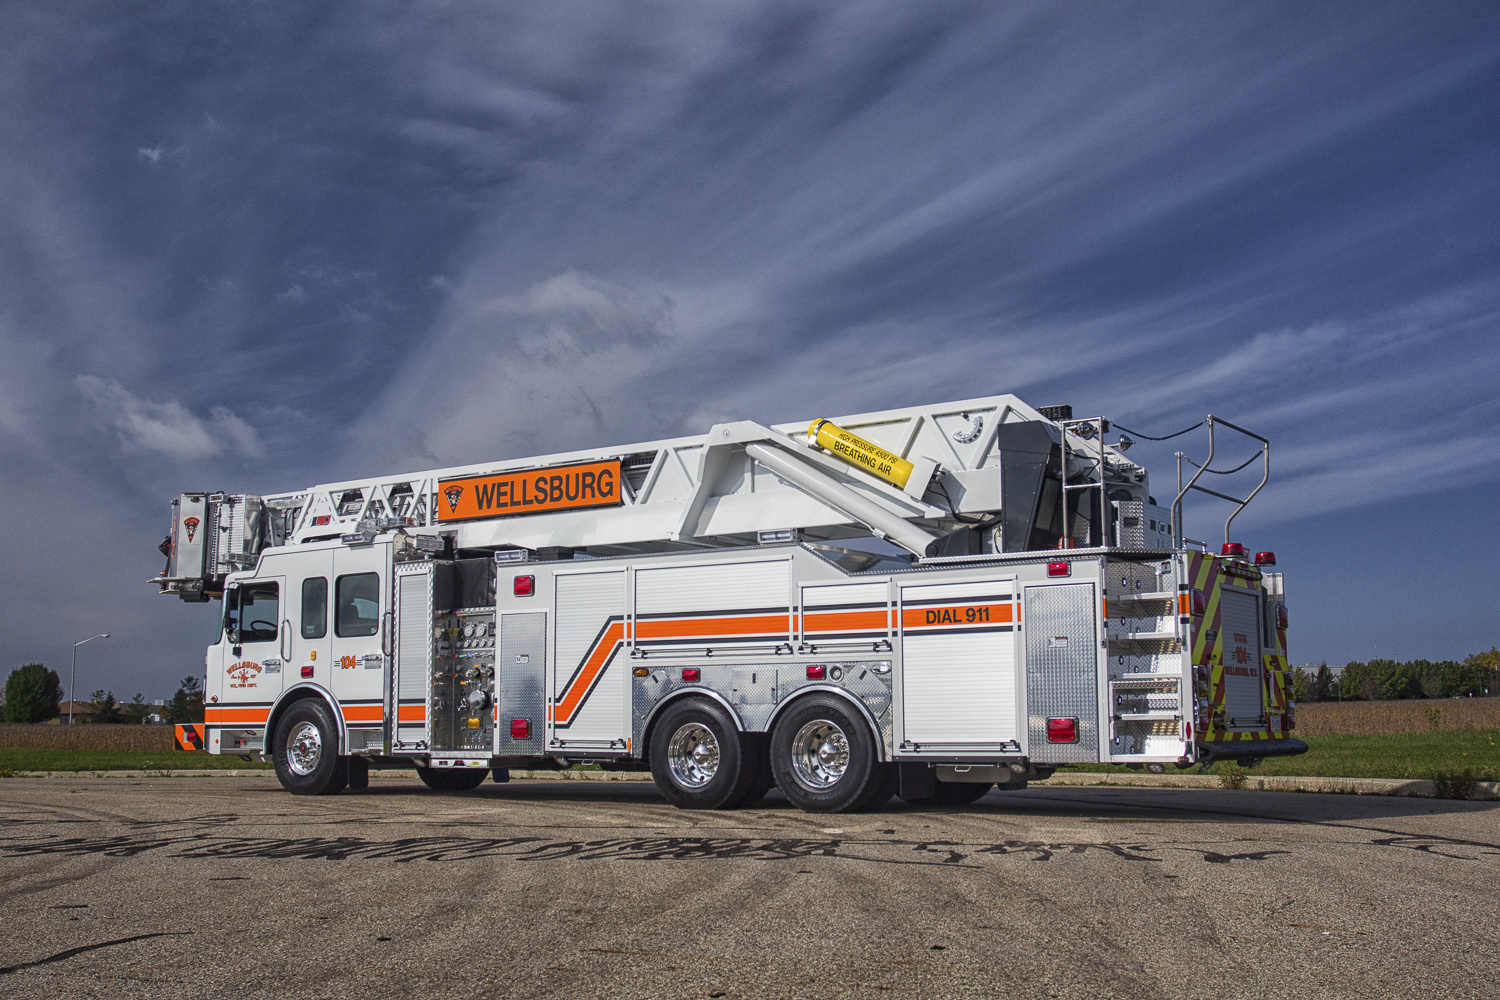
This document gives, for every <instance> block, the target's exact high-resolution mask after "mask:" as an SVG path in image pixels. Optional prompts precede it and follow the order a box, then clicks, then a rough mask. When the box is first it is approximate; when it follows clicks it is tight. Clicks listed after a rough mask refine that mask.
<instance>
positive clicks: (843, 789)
mask: <svg viewBox="0 0 1500 1000" xmlns="http://www.w3.org/2000/svg"><path fill="white" fill-rule="evenodd" d="M879 763H880V762H879V761H878V760H877V759H876V753H875V739H874V737H873V736H872V735H871V733H870V728H869V727H868V726H867V725H865V722H864V720H863V719H862V718H860V717H859V715H858V713H856V712H855V711H854V710H853V709H851V708H850V707H849V705H848V703H847V702H844V701H843V700H841V699H839V698H834V697H832V696H829V695H813V696H812V697H809V698H807V699H805V700H803V701H801V702H798V703H797V704H796V705H793V706H792V707H791V708H790V709H788V710H787V712H786V714H784V715H783V716H782V717H781V718H780V719H778V720H777V721H776V728H775V729H774V730H772V732H771V770H772V772H773V773H774V774H775V776H776V785H777V787H778V788H780V789H781V791H782V794H783V795H785V796H786V797H787V798H788V799H789V800H791V802H792V804H793V805H795V806H797V807H798V808H799V809H802V810H803V811H805V812H815V813H839V812H854V811H856V810H858V809H860V808H862V807H863V806H865V805H866V804H867V803H869V802H871V801H872V800H873V799H874V797H875V795H876V794H877V792H878V790H879V789H878V786H880V785H882V784H883V783H884V782H885V780H886V779H887V774H886V772H885V771H884V770H882V769H881V768H880V766H879Z"/></svg>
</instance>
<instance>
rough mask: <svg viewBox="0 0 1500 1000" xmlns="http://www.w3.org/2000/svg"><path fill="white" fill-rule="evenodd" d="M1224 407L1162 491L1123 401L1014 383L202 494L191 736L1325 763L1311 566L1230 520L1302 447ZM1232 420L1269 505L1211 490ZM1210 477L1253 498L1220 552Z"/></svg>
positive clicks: (973, 778) (500, 767)
mask: <svg viewBox="0 0 1500 1000" xmlns="http://www.w3.org/2000/svg"><path fill="white" fill-rule="evenodd" d="M1199 426H1200V428H1206V435H1207V444H1208V449H1207V456H1206V458H1205V459H1204V461H1203V463H1202V464H1201V465H1195V464H1193V463H1192V461H1191V460H1189V459H1187V458H1186V456H1185V455H1183V454H1181V453H1179V454H1178V458H1177V466H1178V468H1177V484H1176V487H1175V489H1174V492H1173V494H1172V499H1171V500H1169V501H1168V503H1167V504H1165V505H1161V504H1159V503H1158V501H1157V499H1156V497H1155V496H1154V495H1153V493H1152V487H1151V483H1150V478H1149V476H1148V474H1147V471H1146V470H1145V469H1144V468H1143V467H1141V466H1140V465H1138V464H1136V463H1135V462H1133V461H1132V460H1130V459H1129V458H1127V457H1126V449H1127V448H1128V447H1129V446H1130V445H1131V444H1132V443H1133V442H1132V441H1131V439H1130V438H1129V437H1128V436H1127V435H1125V434H1121V435H1120V436H1119V437H1118V439H1117V440H1116V441H1115V443H1113V444H1111V443H1108V442H1107V440H1106V439H1107V438H1108V437H1110V436H1112V428H1111V424H1110V421H1109V420H1107V419H1105V418H1104V417H1083V418H1074V417H1073V415H1072V410H1071V408H1070V407H1066V406H1052V407H1041V408H1034V407H1032V406H1030V405H1028V404H1026V403H1024V402H1022V401H1021V400H1020V399H1018V398H1016V397H1014V396H1009V395H1001V396H993V397H988V398H980V399H969V400H963V401H960V402H955V403H948V404H942V405H936V406H918V407H911V408H906V409H895V410H886V411H881V412H876V413H863V414H857V415H851V416H843V417H837V418H833V419H819V420H814V421H812V422H811V423H810V424H809V423H805V422H798V423H794V424H784V425H777V426H771V427H768V426H763V425H761V424H758V423H754V422H750V421H739V422H733V423H724V424H719V425H716V426H714V427H712V428H711V429H710V430H709V431H708V433H706V434H702V435H698V436H692V437H682V438H675V439H671V440H662V441H653V442H649V443H645V444H633V445H629V446H625V447H618V448H607V449H603V450H594V451H580V452H571V453H567V454H557V455H546V456H541V457H534V458H524V459H515V460H507V461H496V462H485V463H480V464H477V465H469V466H463V467H458V468H449V469H441V470H436V471H428V472H416V473H408V474H402V475H395V476H385V477H380V478H375V479H365V480H358V481H350V482H341V483H329V484H324V485H320V486H314V487H312V488H310V489H303V490H297V491H294V492H289V493H281V494H275V495H263V496H261V495H251V494H227V493H184V494H182V495H180V496H179V497H177V499H175V500H174V501H173V502H172V528H171V534H170V535H169V536H168V538H167V540H166V541H165V542H164V543H163V545H162V548H163V551H164V553H165V554H166V555H167V566H166V568H165V569H164V570H163V571H162V573H161V575H160V576H159V577H157V578H155V580H154V582H155V583H156V584H157V586H158V588H159V589H160V591H161V593H164V594H174V595H176V596H178V597H180V598H181V599H183V600H184V601H189V602H208V601H211V600H213V601H219V602H221V605H222V614H221V615H220V625H219V628H218V632H217V638H216V640H215V642H214V644H213V645H212V646H210V647H209V649H208V653H207V658H206V683H205V685H204V696H205V721H204V722H203V724H201V725H195V726H190V727H184V729H183V731H182V733H181V734H180V738H181V739H182V740H183V741H186V742H188V743H190V744H191V745H192V746H193V747H195V748H197V749H201V750H204V751H207V752H208V753H214V754H240V755H246V756H250V755H259V756H261V757H262V758H263V759H268V760H270V761H271V762H273V763H274V765H275V768H276V774H277V776H278V778H279V779H280V781H281V784H282V785H283V786H284V787H285V788H286V790H287V791H289V792H292V793H294V794H301V795H329V794H336V793H338V792H340V791H342V790H343V789H345V788H363V787H366V786H367V784H368V780H369V770H370V768H372V767H375V768H390V767H406V768H412V767H414V768H415V769H416V772H417V774H418V776H419V777H420V778H421V780H422V781H423V782H424V783H425V784H426V785H427V786H429V787H431V788H433V789H438V790H463V789H472V788H475V787H477V786H478V785H479V784H480V783H482V782H483V781H484V780H485V779H486V777H487V776H491V775H493V777H494V779H495V780H497V781H505V780H508V777H509V770H510V769H514V768H531V769H538V768H542V769H546V768H554V769H555V768H565V767H570V766H573V765H577V764H595V765H597V766H599V767H602V768H604V769H617V770H649V771H650V772H651V774H652V776H653V778H654V780H655V782H656V785H657V787H658V788H659V789H660V791H661V794H662V795H663V796H664V797H665V798H666V799H667V800H668V801H670V802H672V803H674V804H675V805H677V806H680V807H683V808H693V809H727V808H734V807H739V806H745V805H748V804H750V803H753V802H756V801H758V800H759V799H760V798H761V797H762V796H763V795H764V794H766V793H767V792H768V791H769V790H770V789H771V788H772V787H773V786H774V787H776V788H779V789H780V790H781V792H782V793H783V794H784V795H785V796H786V798H787V799H788V800H790V801H791V802H792V803H793V804H795V805H797V806H798V807H800V808H802V809H804V810H808V811H812V812H845V811H853V810H860V809H867V808H873V807H876V806H879V805H882V804H884V803H886V802H888V801H889V800H890V799H891V798H892V796H895V795H899V796H900V797H901V798H903V799H905V800H907V801H910V802H922V801H928V802H933V801H935V802H940V803H951V804H961V803H965V802H970V801H973V800H974V799H977V798H978V797H979V796H981V795H983V794H984V793H985V792H987V791H989V790H990V789H992V788H994V787H996V786H998V787H1000V788H1002V789H1015V788H1022V787H1025V785H1026V783H1027V782H1028V781H1032V780H1040V779H1044V778H1046V777H1048V776H1050V775H1051V774H1052V772H1053V771H1054V770H1055V769H1056V768H1058V767H1062V766H1065V765H1069V764H1082V763H1094V762H1106V763H1113V764H1123V765H1125V766H1127V767H1131V768H1140V767H1145V768H1148V769H1151V770H1153V771H1160V770H1163V769H1164V768H1165V767H1167V766H1176V767H1188V766H1191V765H1193V764H1203V763H1207V762H1212V761H1215V760H1219V759H1226V758H1229V759H1235V760H1238V761H1240V762H1242V763H1244V764H1246V765H1249V764H1253V763H1255V762H1257V761H1258V760H1260V759H1261V758H1264V757H1266V756H1269V755H1277V754H1292V753H1300V752H1303V751H1305V750H1306V745H1305V744H1304V743H1302V742H1301V741H1299V740H1296V739H1294V738H1293V737H1292V735H1291V733H1292V729H1293V726H1294V713H1295V707H1296V706H1295V704H1294V703H1293V701H1292V697H1291V684H1290V675H1289V673H1288V667H1287V657H1286V627H1287V613H1286V605H1285V600H1284V593H1283V585H1282V576H1281V574H1279V573H1276V572H1274V571H1272V567H1273V566H1274V565H1275V556H1274V555H1273V554H1272V553H1271V552H1268V551H1262V552H1259V553H1257V554H1256V555H1255V556H1254V557H1253V558H1251V557H1250V556H1248V555H1247V553H1246V551H1245V549H1244V548H1243V547H1242V546H1241V545H1240V544H1239V543H1237V542H1234V541H1231V540H1230V529H1231V526H1232V524H1233V521H1234V518H1235V516H1236V515H1237V514H1238V513H1239V512H1240V511H1241V510H1243V509H1244V507H1245V505H1246V504H1247V503H1248V502H1249V501H1250V499H1251V498H1253V496H1254V495H1255V493H1256V492H1259V490H1260V489H1261V487H1262V486H1264V484H1265V481H1266V477H1267V475H1268V474H1269V443H1268V442H1267V441H1266V440H1265V439H1264V438H1262V437H1260V436H1259V435H1256V434H1253V433H1252V432H1250V431H1247V430H1245V429H1243V428H1240V427H1238V426H1236V425H1234V424H1232V423H1229V422H1228V421H1225V420H1223V419H1220V418H1216V417H1212V416H1210V417H1208V418H1207V419H1206V420H1205V421H1203V422H1202V423H1201V424H1200V425H1199ZM1115 430H1118V428H1116V429H1115ZM1228 435H1233V436H1235V437H1236V438H1237V439H1238V440H1240V441H1241V442H1249V443H1250V445H1251V446H1253V447H1254V448H1256V449H1258V450H1257V452H1256V454H1254V455H1252V456H1251V459H1250V463H1247V465H1248V464H1252V463H1256V462H1258V463H1259V465H1260V466H1261V469H1260V470H1254V469H1252V470H1251V474H1252V475H1253V474H1254V473H1255V472H1256V471H1260V472H1261V477H1260V484H1259V485H1257V486H1256V487H1255V489H1254V490H1253V491H1251V492H1250V493H1249V494H1248V495H1247V496H1244V497H1238V496H1236V495H1232V494H1230V493H1228V492H1225V491H1224V490H1223V489H1219V488H1217V487H1210V486H1209V485H1207V483H1206V482H1205V481H1204V479H1205V474H1214V473H1221V472H1225V471H1228V472H1234V471H1237V470H1233V469H1231V470H1221V469H1215V468H1212V466H1213V463H1214V461H1215V455H1216V448H1218V449H1219V450H1220V451H1222V450H1224V445H1223V440H1224V439H1225V437H1226V436H1228ZM1185 461H1186V462H1188V464H1187V465H1184V462H1185ZM1245 467H1246V466H1241V468H1242V469H1243V468H1245ZM1185 474H1186V478H1185ZM1195 492H1201V493H1204V494H1208V495H1211V496H1212V497H1217V498H1219V499H1221V500H1223V501H1227V502H1228V503H1229V504H1230V505H1231V506H1232V508H1233V510H1232V512H1231V513H1230V515H1229V517H1228V519H1227V520H1226V522H1225V525H1224V540H1223V543H1222V546H1217V548H1218V551H1211V550H1210V547H1209V546H1208V545H1206V544H1204V543H1202V542H1199V541H1194V540H1192V539H1189V538H1186V537H1184V534H1183V525H1182V521H1183V505H1184V500H1185V498H1187V497H1189V496H1190V495H1192V494H1194V493H1195ZM1240 492H1244V491H1243V490H1241V491H1240Z"/></svg>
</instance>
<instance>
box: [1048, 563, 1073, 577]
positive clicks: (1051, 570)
mask: <svg viewBox="0 0 1500 1000" xmlns="http://www.w3.org/2000/svg"><path fill="white" fill-rule="evenodd" d="M1072 572H1073V567H1072V565H1071V564H1069V563H1065V562H1058V563H1048V564H1047V575H1048V576H1067V575H1068V574H1070V573H1072Z"/></svg>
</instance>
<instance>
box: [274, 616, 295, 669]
mask: <svg viewBox="0 0 1500 1000" xmlns="http://www.w3.org/2000/svg"><path fill="white" fill-rule="evenodd" d="M291 637H292V620H291V619H290V618H283V619H282V620H281V629H280V630H279V631H278V632H277V635H276V651H277V652H278V653H280V654H281V658H282V659H283V660H287V661H290V660H291V658H292V654H291V652H290V651H288V649H287V645H288V642H287V640H289V639H290V638H291Z"/></svg>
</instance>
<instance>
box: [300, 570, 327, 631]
mask: <svg viewBox="0 0 1500 1000" xmlns="http://www.w3.org/2000/svg"><path fill="white" fill-rule="evenodd" d="M327 634H328V578H327V577H326V576H315V577H311V578H309V579H307V580H303V581H302V638H304V639H321V638H323V637H324V636H325V635H327Z"/></svg>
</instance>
